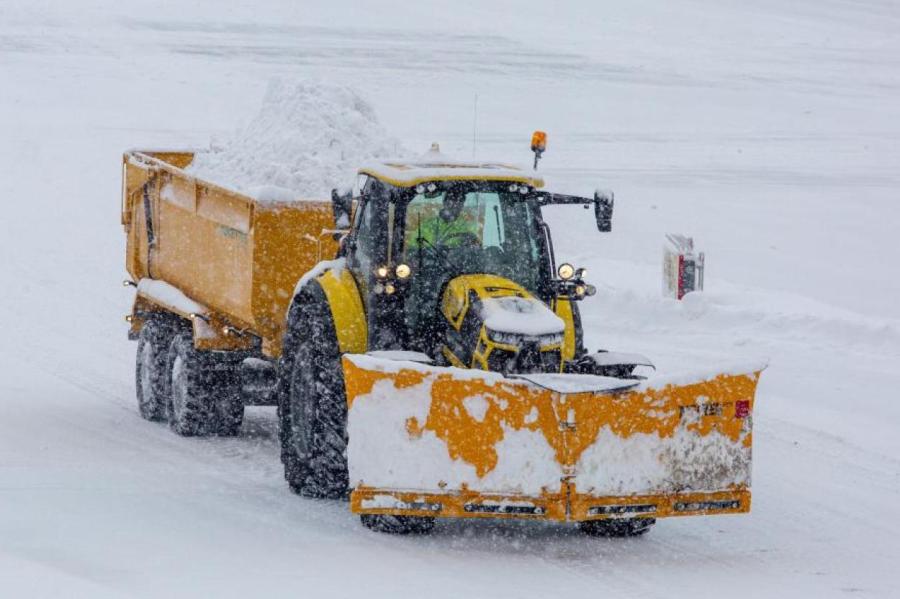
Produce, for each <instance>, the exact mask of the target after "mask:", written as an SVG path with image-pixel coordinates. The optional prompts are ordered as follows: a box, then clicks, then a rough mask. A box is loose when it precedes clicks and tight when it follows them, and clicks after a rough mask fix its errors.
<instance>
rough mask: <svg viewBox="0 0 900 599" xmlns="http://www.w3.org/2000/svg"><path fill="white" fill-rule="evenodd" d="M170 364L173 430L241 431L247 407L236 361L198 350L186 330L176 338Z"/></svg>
mask: <svg viewBox="0 0 900 599" xmlns="http://www.w3.org/2000/svg"><path fill="white" fill-rule="evenodd" d="M169 368H170V372H171V379H170V380H171V393H170V394H169V397H168V409H167V413H168V417H169V426H170V427H171V428H172V430H174V431H175V432H176V433H178V434H179V435H182V436H185V437H195V436H198V437H199V436H206V435H222V436H231V435H236V434H237V433H238V432H240V428H241V424H242V421H243V415H244V408H243V404H242V403H241V398H240V389H239V387H238V385H237V372H236V367H235V365H233V364H231V363H230V362H229V361H228V360H227V358H223V357H220V356H216V355H215V354H206V353H204V352H199V351H197V350H196V349H194V342H193V340H192V338H191V334H190V332H188V331H183V332H180V333H178V334H176V335H175V338H174V339H173V340H172V344H171V346H170V349H169Z"/></svg>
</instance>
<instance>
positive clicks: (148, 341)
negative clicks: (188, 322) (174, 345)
mask: <svg viewBox="0 0 900 599" xmlns="http://www.w3.org/2000/svg"><path fill="white" fill-rule="evenodd" d="M171 339H172V333H171V330H170V329H169V327H167V326H166V325H165V323H163V322H161V321H159V320H148V321H146V322H145V323H144V324H143V326H142V327H141V330H140V333H139V334H138V346H137V352H136V359H135V372H134V379H135V385H134V386H135V391H136V394H137V402H138V411H139V412H140V414H141V417H142V418H144V419H146V420H154V421H158V420H163V419H164V418H165V416H166V405H167V403H168V394H169V376H168V375H169V372H168V368H167V366H168V358H169V344H170V343H171Z"/></svg>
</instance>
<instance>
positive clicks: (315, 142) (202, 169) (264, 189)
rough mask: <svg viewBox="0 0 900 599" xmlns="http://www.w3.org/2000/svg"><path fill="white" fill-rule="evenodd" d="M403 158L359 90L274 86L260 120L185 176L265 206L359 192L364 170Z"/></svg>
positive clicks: (200, 156)
mask: <svg viewBox="0 0 900 599" xmlns="http://www.w3.org/2000/svg"><path fill="white" fill-rule="evenodd" d="M399 151H400V146H399V142H397V141H396V140H394V139H393V138H390V137H389V136H388V135H387V133H386V131H385V129H384V128H383V127H382V126H381V124H380V123H379V121H378V117H377V115H376V114H375V109H374V108H373V107H372V106H371V105H370V104H369V103H368V102H367V101H366V100H365V99H363V98H362V97H361V96H360V95H359V93H358V92H357V91H356V90H355V89H353V88H351V87H347V86H344V85H337V84H335V83H328V82H325V81H321V80H310V81H300V82H296V83H295V82H287V81H284V80H281V79H276V80H273V81H272V82H271V83H270V84H269V86H268V89H267V90H266V93H265V96H263V100H262V106H261V107H260V108H259V112H258V113H257V115H256V116H255V117H254V118H253V119H252V120H251V121H250V122H249V123H248V124H247V125H246V126H245V127H243V128H241V129H239V130H238V131H237V132H235V133H233V134H231V135H228V136H226V137H224V138H223V139H221V140H217V141H216V142H215V143H214V145H213V147H212V148H211V149H210V150H208V151H205V152H197V153H196V154H195V156H194V161H193V162H192V163H191V165H190V166H189V167H188V168H187V171H188V172H189V173H191V174H192V175H194V176H196V177H200V178H202V179H206V180H209V181H212V182H214V183H217V184H219V185H222V186H225V187H230V188H232V189H235V190H237V191H240V192H243V193H245V194H247V195H250V196H252V197H254V198H255V199H257V200H259V201H263V202H265V201H270V202H285V201H292V200H300V199H303V198H312V199H328V198H330V197H331V190H332V189H333V188H336V187H341V188H343V187H347V186H350V185H352V184H353V181H354V176H355V173H356V170H357V169H358V168H359V166H360V165H361V164H362V163H364V162H366V161H368V160H372V159H373V158H386V157H388V156H396V155H397V153H398V152H399Z"/></svg>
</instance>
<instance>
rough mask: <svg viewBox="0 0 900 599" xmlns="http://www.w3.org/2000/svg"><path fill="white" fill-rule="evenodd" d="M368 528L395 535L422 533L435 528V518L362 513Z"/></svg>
mask: <svg viewBox="0 0 900 599" xmlns="http://www.w3.org/2000/svg"><path fill="white" fill-rule="evenodd" d="M359 519H360V520H361V521H362V523H363V525H364V526H365V527H366V528H369V529H371V530H374V531H376V532H386V533H389V534H394V535H409V534H416V535H422V534H427V533H429V532H431V530H432V529H433V528H434V518H429V517H427V516H391V515H389V514H360V515H359Z"/></svg>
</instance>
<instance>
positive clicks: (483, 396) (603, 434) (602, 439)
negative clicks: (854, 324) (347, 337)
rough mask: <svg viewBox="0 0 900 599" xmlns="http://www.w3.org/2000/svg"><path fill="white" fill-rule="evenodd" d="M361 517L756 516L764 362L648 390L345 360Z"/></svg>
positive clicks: (624, 382) (578, 379)
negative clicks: (756, 435)
mask: <svg viewBox="0 0 900 599" xmlns="http://www.w3.org/2000/svg"><path fill="white" fill-rule="evenodd" d="M343 368H344V379H345V385H346V389H347V401H348V422H347V430H348V435H349V444H348V450H347V457H348V464H349V469H350V484H351V486H352V488H353V493H352V496H351V509H352V510H353V511H354V512H356V513H363V514H364V513H371V514H398V515H432V516H445V517H517V518H523V517H527V518H540V519H548V520H560V521H582V520H592V519H602V518H616V517H664V516H677V515H692V514H706V513H738V512H746V511H749V508H750V469H751V456H752V451H751V450H752V430H751V429H752V412H753V401H754V395H755V391H756V384H757V381H758V380H759V375H760V372H761V371H762V368H763V367H762V366H756V365H750V366H747V367H745V368H737V369H732V370H730V371H729V372H728V373H714V374H709V375H697V376H693V377H687V376H681V377H678V379H674V378H668V379H667V378H662V377H659V378H656V379H651V380H630V379H611V378H607V377H598V376H590V375H574V374H573V375H569V374H563V375H555V374H550V375H542V374H536V375H522V376H520V377H516V378H507V377H503V376H501V375H499V374H496V373H491V372H484V371H477V370H464V369H458V368H444V367H436V366H432V365H427V364H421V363H416V362H411V361H406V360H392V359H388V358H384V357H375V356H370V355H352V354H350V355H345V356H344V358H343Z"/></svg>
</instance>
